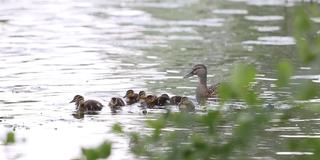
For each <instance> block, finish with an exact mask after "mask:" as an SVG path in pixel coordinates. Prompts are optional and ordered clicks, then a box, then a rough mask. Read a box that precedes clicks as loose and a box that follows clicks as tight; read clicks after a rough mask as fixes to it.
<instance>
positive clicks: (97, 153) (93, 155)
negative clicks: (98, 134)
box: [82, 142, 111, 160]
mask: <svg viewBox="0 0 320 160" xmlns="http://www.w3.org/2000/svg"><path fill="white" fill-rule="evenodd" d="M110 154H111V143H109V142H103V143H102V144H101V145H99V146H98V147H96V148H82V155H83V156H84V157H85V158H86V160H96V159H101V158H107V157H109V156H110Z"/></svg>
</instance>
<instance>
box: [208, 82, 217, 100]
mask: <svg viewBox="0 0 320 160" xmlns="http://www.w3.org/2000/svg"><path fill="white" fill-rule="evenodd" d="M219 86H220V83H217V84H214V85H212V86H210V87H209V88H208V97H209V98H214V97H216V96H217V94H218V88H219Z"/></svg>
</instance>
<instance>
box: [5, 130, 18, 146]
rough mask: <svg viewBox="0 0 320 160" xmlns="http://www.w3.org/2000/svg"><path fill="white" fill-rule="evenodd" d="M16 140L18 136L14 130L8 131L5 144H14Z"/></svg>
mask: <svg viewBox="0 0 320 160" xmlns="http://www.w3.org/2000/svg"><path fill="white" fill-rule="evenodd" d="M15 142H16V138H15V134H14V132H8V133H7V136H6V139H5V140H4V144H5V145H8V144H12V143H15Z"/></svg>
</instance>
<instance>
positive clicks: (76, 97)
mask: <svg viewBox="0 0 320 160" xmlns="http://www.w3.org/2000/svg"><path fill="white" fill-rule="evenodd" d="M80 100H83V96H81V95H75V96H74V97H73V99H72V101H70V103H73V102H76V103H77V102H79V101H80Z"/></svg>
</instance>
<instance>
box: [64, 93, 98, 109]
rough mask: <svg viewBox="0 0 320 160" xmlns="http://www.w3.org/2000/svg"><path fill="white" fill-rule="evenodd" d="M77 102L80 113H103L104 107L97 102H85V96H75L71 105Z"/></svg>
mask: <svg viewBox="0 0 320 160" xmlns="http://www.w3.org/2000/svg"><path fill="white" fill-rule="evenodd" d="M73 102H75V104H76V106H77V107H76V110H77V111H78V112H80V113H85V112H92V111H93V112H94V111H101V109H102V108H103V105H102V104H101V103H100V102H98V101H96V100H86V101H85V100H84V98H83V96H81V95H75V96H74V98H73V100H72V101H71V102H70V103H73Z"/></svg>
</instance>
